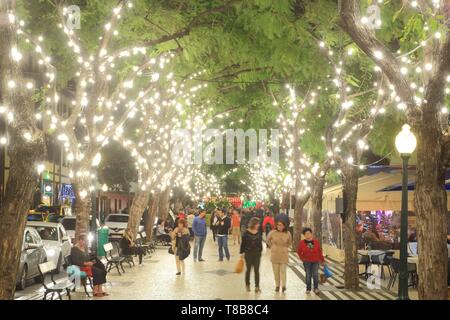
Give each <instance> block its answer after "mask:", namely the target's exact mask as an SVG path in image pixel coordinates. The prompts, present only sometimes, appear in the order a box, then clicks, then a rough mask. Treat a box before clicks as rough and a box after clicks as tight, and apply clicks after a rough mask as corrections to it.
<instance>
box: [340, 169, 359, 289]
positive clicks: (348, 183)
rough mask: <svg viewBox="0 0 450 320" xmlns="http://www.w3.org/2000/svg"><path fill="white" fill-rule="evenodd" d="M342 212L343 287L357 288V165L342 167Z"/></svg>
mask: <svg viewBox="0 0 450 320" xmlns="http://www.w3.org/2000/svg"><path fill="white" fill-rule="evenodd" d="M342 171H343V177H342V186H343V197H344V214H343V215H342V223H343V225H342V227H343V230H342V234H343V235H342V236H343V244H344V254H345V266H344V282H345V288H346V289H349V290H356V289H358V288H359V275H358V274H359V269H358V268H359V266H358V248H357V241H356V199H357V195H358V167H356V166H351V165H344V167H343V170H342Z"/></svg>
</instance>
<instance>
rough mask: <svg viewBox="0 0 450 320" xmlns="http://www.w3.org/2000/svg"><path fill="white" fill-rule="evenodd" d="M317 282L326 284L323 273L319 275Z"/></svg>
mask: <svg viewBox="0 0 450 320" xmlns="http://www.w3.org/2000/svg"><path fill="white" fill-rule="evenodd" d="M319 282H320V284H324V283H325V282H327V277H325V275H324V274H323V273H321V274H320V276H319Z"/></svg>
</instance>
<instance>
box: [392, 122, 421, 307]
mask: <svg viewBox="0 0 450 320" xmlns="http://www.w3.org/2000/svg"><path fill="white" fill-rule="evenodd" d="M416 145H417V141H416V137H415V136H414V134H413V133H412V132H411V127H410V126H409V125H407V124H405V125H403V127H402V131H400V133H399V134H398V135H397V137H396V138H395V147H396V149H397V151H398V153H400V156H401V158H402V160H403V179H402V212H401V222H400V272H399V283H398V299H399V300H409V297H408V160H409V157H410V156H411V154H412V153H413V152H414V150H415V149H416Z"/></svg>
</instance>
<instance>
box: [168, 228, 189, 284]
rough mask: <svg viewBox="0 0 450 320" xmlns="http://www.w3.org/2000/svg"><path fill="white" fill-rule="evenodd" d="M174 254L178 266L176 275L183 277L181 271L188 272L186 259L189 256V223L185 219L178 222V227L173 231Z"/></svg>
mask: <svg viewBox="0 0 450 320" xmlns="http://www.w3.org/2000/svg"><path fill="white" fill-rule="evenodd" d="M171 237H172V252H173V254H174V256H175V263H176V266H177V273H176V275H177V276H179V275H181V271H183V272H186V269H185V264H184V259H186V258H187V257H188V256H189V253H190V244H189V229H188V228H187V221H186V220H184V219H179V220H178V225H177V227H176V228H175V229H174V230H173V231H172V234H171Z"/></svg>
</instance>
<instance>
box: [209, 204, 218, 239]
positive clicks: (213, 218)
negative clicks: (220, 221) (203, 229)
mask: <svg viewBox="0 0 450 320" xmlns="http://www.w3.org/2000/svg"><path fill="white" fill-rule="evenodd" d="M216 223H217V213H216V212H215V211H213V212H212V213H211V221H210V222H209V227H210V229H211V231H212V234H213V240H214V242H216V234H217V227H216Z"/></svg>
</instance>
